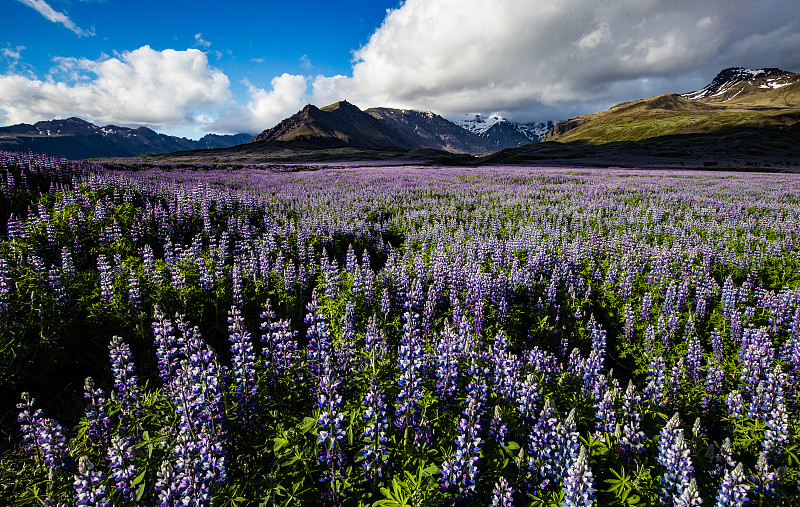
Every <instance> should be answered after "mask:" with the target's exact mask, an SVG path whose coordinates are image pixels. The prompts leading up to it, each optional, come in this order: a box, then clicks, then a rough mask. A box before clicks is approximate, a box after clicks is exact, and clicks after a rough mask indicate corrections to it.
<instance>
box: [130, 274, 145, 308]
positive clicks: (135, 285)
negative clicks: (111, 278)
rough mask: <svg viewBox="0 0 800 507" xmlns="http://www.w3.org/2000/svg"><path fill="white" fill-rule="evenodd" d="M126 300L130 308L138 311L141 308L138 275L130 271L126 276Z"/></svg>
mask: <svg viewBox="0 0 800 507" xmlns="http://www.w3.org/2000/svg"><path fill="white" fill-rule="evenodd" d="M128 301H129V302H130V305H131V308H132V309H134V310H136V311H138V310H141V309H142V293H141V290H140V289H139V277H138V276H136V274H135V273H131V276H130V277H129V278H128Z"/></svg>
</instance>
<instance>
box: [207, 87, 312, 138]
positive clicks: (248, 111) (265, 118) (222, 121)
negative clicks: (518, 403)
mask: <svg viewBox="0 0 800 507" xmlns="http://www.w3.org/2000/svg"><path fill="white" fill-rule="evenodd" d="M245 84H246V85H247V89H248V95H249V101H248V103H247V105H246V106H238V105H232V104H231V105H229V108H228V110H227V111H226V112H225V113H224V114H222V115H221V116H220V118H219V119H218V120H217V121H216V122H214V124H213V125H212V130H214V131H217V132H250V133H254V134H257V133H259V132H261V131H263V130H266V129H268V128H271V127H273V126H275V125H276V124H278V123H279V122H280V121H281V120H283V119H284V118H286V117H288V116H291V115H293V114H294V113H296V112H297V111H298V109H300V108H301V107H302V106H303V104H304V103H306V102H307V100H308V97H307V96H306V90H307V89H308V83H307V78H306V77H305V76H300V75H294V74H287V73H284V74H282V75H280V76H276V77H274V78H272V81H271V82H270V86H271V89H269V90H266V89H264V88H259V87H257V86H255V85H253V84H252V83H250V82H245Z"/></svg>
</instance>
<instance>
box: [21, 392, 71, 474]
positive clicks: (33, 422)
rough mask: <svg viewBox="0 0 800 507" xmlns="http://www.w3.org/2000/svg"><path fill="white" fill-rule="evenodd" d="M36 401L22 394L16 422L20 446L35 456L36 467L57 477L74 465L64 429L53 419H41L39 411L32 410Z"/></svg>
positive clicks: (28, 395) (26, 394)
mask: <svg viewBox="0 0 800 507" xmlns="http://www.w3.org/2000/svg"><path fill="white" fill-rule="evenodd" d="M35 402H36V400H34V399H33V398H31V396H30V394H28V393H22V403H18V404H17V408H19V409H21V410H22V412H20V414H19V416H18V417H17V421H18V422H19V423H20V430H21V431H22V445H23V447H24V448H25V449H26V450H27V451H28V453H29V454H32V455H34V456H35V458H36V461H37V465H39V466H44V468H46V469H47V471H48V473H50V474H53V475H58V474H60V473H61V472H62V471H65V470H67V469H69V468H70V467H71V466H73V465H74V462H73V461H72V458H71V456H70V455H69V448H68V446H67V439H66V437H64V429H63V428H62V427H61V425H60V424H58V422H57V421H55V420H54V419H49V418H45V417H42V411H41V410H33V405H34V404H35Z"/></svg>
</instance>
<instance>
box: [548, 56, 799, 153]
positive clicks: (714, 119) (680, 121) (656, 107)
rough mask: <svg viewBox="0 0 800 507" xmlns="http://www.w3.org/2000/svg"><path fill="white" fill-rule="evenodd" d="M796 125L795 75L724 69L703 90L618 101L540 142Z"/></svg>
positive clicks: (629, 138)
mask: <svg viewBox="0 0 800 507" xmlns="http://www.w3.org/2000/svg"><path fill="white" fill-rule="evenodd" d="M798 121H800V74H796V73H794V72H787V71H783V70H780V69H774V68H770V69H745V68H741V67H732V68H729V69H725V70H723V71H722V72H720V73H719V74H717V76H716V77H715V78H714V79H713V80H712V81H711V83H709V84H708V85H707V86H705V87H704V88H702V89H700V90H697V91H693V92H689V93H683V94H677V93H675V94H668V95H658V96H655V97H650V98H646V99H642V100H635V101H629V102H622V103H620V104H617V105H615V106H613V107H611V108H610V109H608V110H606V111H600V112H597V113H592V114H588V115H584V116H579V117H575V118H570V119H569V120H566V121H561V122H558V123H557V124H556V125H555V127H554V128H553V129H552V130H551V131H550V132H548V134H547V136H546V137H545V140H547V141H559V142H583V143H591V144H603V143H609V142H615V141H641V140H643V139H649V138H653V137H661V136H670V135H677V134H709V133H721V132H732V131H735V130H739V129H745V128H768V129H780V128H785V127H788V126H791V125H794V124H797V122H798Z"/></svg>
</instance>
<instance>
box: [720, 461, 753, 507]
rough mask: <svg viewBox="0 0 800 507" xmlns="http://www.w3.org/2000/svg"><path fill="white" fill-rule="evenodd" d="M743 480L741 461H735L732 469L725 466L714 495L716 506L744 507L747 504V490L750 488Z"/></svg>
mask: <svg viewBox="0 0 800 507" xmlns="http://www.w3.org/2000/svg"><path fill="white" fill-rule="evenodd" d="M744 482H745V476H744V468H743V466H742V464H741V463H737V464H736V466H735V467H733V468H732V469H731V468H726V469H725V475H724V476H723V477H722V482H720V485H719V489H718V490H717V495H716V497H715V498H716V500H717V504H716V507H744V506H745V505H747V502H748V500H747V490H749V489H750V486H748V485H747V484H744Z"/></svg>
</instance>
